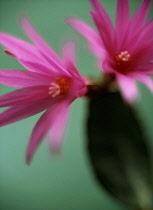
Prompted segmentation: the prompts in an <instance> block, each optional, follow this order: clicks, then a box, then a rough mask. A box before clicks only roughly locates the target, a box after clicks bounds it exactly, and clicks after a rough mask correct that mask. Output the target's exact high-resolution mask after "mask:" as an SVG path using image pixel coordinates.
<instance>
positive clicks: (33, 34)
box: [21, 16, 61, 64]
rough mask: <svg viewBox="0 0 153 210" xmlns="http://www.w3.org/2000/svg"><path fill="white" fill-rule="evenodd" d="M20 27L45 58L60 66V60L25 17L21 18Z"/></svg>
mask: <svg viewBox="0 0 153 210" xmlns="http://www.w3.org/2000/svg"><path fill="white" fill-rule="evenodd" d="M21 26H22V28H23V30H24V31H25V33H26V34H27V35H28V37H29V38H30V39H31V40H32V41H33V43H34V44H35V45H36V46H37V47H38V48H39V50H40V51H42V52H43V53H44V54H45V55H46V56H48V57H51V58H53V59H54V60H55V61H56V62H57V63H60V64H61V60H60V59H59V57H58V56H57V55H56V53H55V52H54V50H53V49H52V48H51V47H50V46H49V45H48V44H47V43H46V42H45V41H44V40H43V39H42V37H41V36H40V35H39V34H38V32H37V31H36V30H35V29H34V27H33V26H32V25H31V23H30V22H29V20H28V19H27V17H25V16H24V17H21Z"/></svg>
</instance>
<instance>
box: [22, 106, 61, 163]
mask: <svg viewBox="0 0 153 210" xmlns="http://www.w3.org/2000/svg"><path fill="white" fill-rule="evenodd" d="M60 109H61V103H60V102H59V103H55V104H53V106H52V107H51V108H49V109H48V110H47V111H46V112H45V113H44V114H43V115H42V116H41V118H40V119H39V120H38V122H37V123H36V125H35V127H34V129H33V131H32V135H31V137H30V140H29V144H28V147H27V152H26V162H27V164H30V162H31V159H32V157H33V154H34V152H35V151H36V149H37V147H38V146H39V144H40V143H41V141H42V140H43V138H44V137H45V135H46V134H47V133H48V131H49V130H50V129H51V128H52V126H53V124H54V122H55V120H56V118H57V117H58V115H59V113H60Z"/></svg>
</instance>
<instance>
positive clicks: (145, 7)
mask: <svg viewBox="0 0 153 210" xmlns="http://www.w3.org/2000/svg"><path fill="white" fill-rule="evenodd" d="M150 5H151V0H143V2H142V3H141V5H140V7H139V8H138V10H137V12H136V13H135V14H134V16H133V18H132V19H131V22H130V24H129V27H128V37H129V38H130V37H132V36H133V31H134V33H135V34H137V35H139V34H140V30H141V28H142V27H143V26H144V24H145V22H146V19H147V16H148V13H149V9H150Z"/></svg>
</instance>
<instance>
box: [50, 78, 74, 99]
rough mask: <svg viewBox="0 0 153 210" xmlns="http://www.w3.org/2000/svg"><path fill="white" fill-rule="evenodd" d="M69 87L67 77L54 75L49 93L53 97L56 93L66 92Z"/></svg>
mask: <svg viewBox="0 0 153 210" xmlns="http://www.w3.org/2000/svg"><path fill="white" fill-rule="evenodd" d="M69 87H70V80H69V79H65V78H60V77H55V82H52V83H51V86H50V87H49V94H50V95H51V96H52V97H53V98H54V97H56V96H58V95H61V94H64V93H66V92H68V90H69Z"/></svg>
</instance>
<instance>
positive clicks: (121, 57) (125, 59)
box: [115, 51, 131, 69]
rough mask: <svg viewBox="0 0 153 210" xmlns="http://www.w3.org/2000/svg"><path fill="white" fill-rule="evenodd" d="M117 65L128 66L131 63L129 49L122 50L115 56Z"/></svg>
mask: <svg viewBox="0 0 153 210" xmlns="http://www.w3.org/2000/svg"><path fill="white" fill-rule="evenodd" d="M115 60H116V65H117V67H118V68H122V69H123V68H126V67H128V66H129V64H130V63H131V55H130V54H129V53H128V51H124V52H123V51H122V52H121V53H120V54H118V55H116V56H115Z"/></svg>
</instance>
